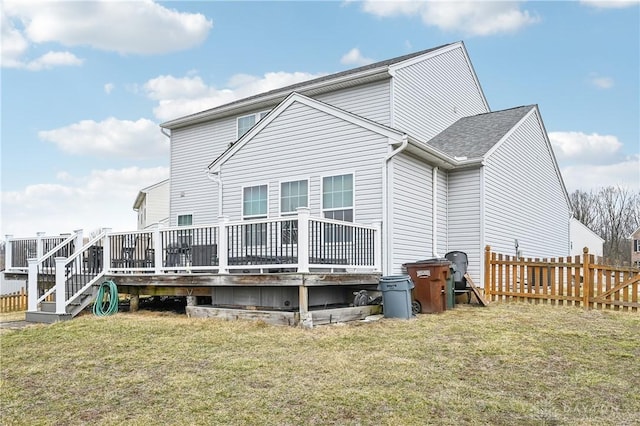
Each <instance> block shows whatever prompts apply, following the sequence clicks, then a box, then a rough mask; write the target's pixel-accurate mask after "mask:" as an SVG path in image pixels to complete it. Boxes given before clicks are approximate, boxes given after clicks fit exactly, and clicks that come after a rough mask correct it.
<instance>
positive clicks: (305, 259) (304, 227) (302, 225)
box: [296, 207, 311, 306]
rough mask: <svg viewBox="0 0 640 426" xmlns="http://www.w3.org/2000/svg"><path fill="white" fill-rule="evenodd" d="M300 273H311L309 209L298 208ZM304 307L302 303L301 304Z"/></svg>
mask: <svg viewBox="0 0 640 426" xmlns="http://www.w3.org/2000/svg"><path fill="white" fill-rule="evenodd" d="M296 211H297V212H298V272H302V273H306V272H309V218H310V217H311V209H310V208H309V207H298V208H297V209H296ZM300 303H301V305H300V306H302V301H301V302H300Z"/></svg>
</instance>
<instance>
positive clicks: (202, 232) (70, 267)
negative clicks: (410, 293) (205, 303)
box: [9, 208, 382, 313]
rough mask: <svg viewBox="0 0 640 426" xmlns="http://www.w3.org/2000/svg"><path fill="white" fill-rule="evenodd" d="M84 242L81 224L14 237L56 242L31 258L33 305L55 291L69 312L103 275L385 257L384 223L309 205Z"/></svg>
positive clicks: (281, 268) (270, 268) (285, 268)
mask: <svg viewBox="0 0 640 426" xmlns="http://www.w3.org/2000/svg"><path fill="white" fill-rule="evenodd" d="M58 238H60V237H58ZM58 241H59V243H58V244H57V245H53V244H54V242H58ZM81 241H82V232H81V231H76V233H75V234H74V235H71V236H69V237H67V238H65V239H62V240H60V239H58V240H55V239H50V240H47V239H45V238H43V237H42V236H41V235H39V236H38V238H36V239H27V238H22V239H12V240H11V250H12V254H14V253H16V250H17V251H18V252H23V251H24V250H25V248H30V247H33V246H35V247H36V251H37V248H38V247H43V248H44V247H52V248H51V250H49V251H48V252H47V253H46V254H45V255H43V256H40V257H37V258H32V259H30V260H28V262H27V264H28V273H29V278H28V294H30V295H35V296H36V297H30V298H29V311H35V310H37V307H38V304H39V303H40V302H42V301H44V300H45V299H46V300H50V299H51V298H52V297H53V299H55V302H56V312H57V313H64V312H65V310H66V308H67V306H68V305H69V303H71V302H72V301H73V300H74V299H75V298H77V297H78V296H79V295H81V294H83V293H84V292H86V290H87V288H88V287H89V286H91V285H93V284H94V283H95V282H96V280H97V279H99V278H100V277H102V276H103V275H104V274H118V273H154V274H163V273H191V272H215V273H219V274H228V273H230V272H239V273H245V272H260V273H263V272H310V271H316V270H318V271H320V270H321V271H345V272H356V271H363V272H380V270H381V264H382V262H381V232H380V224H375V225H360V224H355V223H350V222H341V221H336V220H331V219H325V218H312V217H311V215H310V211H309V209H307V208H301V209H298V213H297V215H291V216H285V217H280V218H274V219H256V220H246V221H236V222H230V221H228V220H227V219H226V218H225V217H222V218H220V219H219V221H218V223H217V224H214V225H204V226H198V225H194V226H178V227H169V228H160V227H156V228H154V229H151V230H144V231H131V232H111V230H109V229H105V230H103V231H102V232H101V233H100V234H99V235H97V236H95V237H94V238H92V239H91V240H90V241H89V242H88V243H86V244H84V246H82V244H81ZM47 244H48V245H47ZM14 249H15V250H14ZM9 260H12V258H11V256H10V259H9ZM20 262H22V260H20ZM10 264H11V263H10ZM13 264H15V263H13Z"/></svg>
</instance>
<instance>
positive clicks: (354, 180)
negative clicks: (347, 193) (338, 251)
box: [320, 171, 356, 244]
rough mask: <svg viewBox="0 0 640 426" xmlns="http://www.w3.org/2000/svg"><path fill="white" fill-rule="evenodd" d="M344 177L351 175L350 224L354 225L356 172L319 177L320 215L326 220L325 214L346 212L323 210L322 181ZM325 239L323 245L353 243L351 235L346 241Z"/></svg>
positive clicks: (334, 209)
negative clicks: (351, 219)
mask: <svg viewBox="0 0 640 426" xmlns="http://www.w3.org/2000/svg"><path fill="white" fill-rule="evenodd" d="M345 175H351V183H352V188H351V192H352V199H351V216H352V217H353V221H352V222H350V223H355V221H356V172H355V171H342V172H335V173H331V174H326V175H322V176H320V214H321V216H322V217H323V218H326V216H325V212H328V211H338V210H347V209H345V208H325V206H324V179H325V178H328V177H334V176H345ZM332 220H333V219H332ZM326 238H327V235H326V234H325V237H324V243H325V244H349V243H351V242H353V235H350V236H349V237H348V238H346V239H343V240H336V241H328V240H327V239H326Z"/></svg>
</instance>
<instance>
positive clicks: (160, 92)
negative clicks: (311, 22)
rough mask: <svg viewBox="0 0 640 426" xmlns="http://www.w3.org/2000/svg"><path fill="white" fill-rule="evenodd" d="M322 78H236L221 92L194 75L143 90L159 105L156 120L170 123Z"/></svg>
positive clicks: (169, 78)
mask: <svg viewBox="0 0 640 426" xmlns="http://www.w3.org/2000/svg"><path fill="white" fill-rule="evenodd" d="M321 75H322V74H309V73H304V72H293V73H287V72H270V73H266V74H265V75H264V76H262V77H257V76H252V75H247V74H236V75H234V76H232V77H231V78H230V79H229V81H228V82H227V84H226V86H227V87H225V88H221V89H218V88H215V87H213V86H208V85H207V84H206V83H205V82H204V81H203V80H202V78H200V77H199V76H198V75H193V74H192V73H191V75H190V76H187V77H181V78H179V77H173V76H170V75H163V76H159V77H156V78H153V79H151V80H149V81H147V82H146V83H145V85H144V90H145V91H146V92H147V96H148V97H149V98H150V99H153V100H155V101H158V105H157V106H156V107H155V108H154V110H153V111H154V114H155V116H156V118H158V119H159V120H170V119H173V118H176V117H181V116H185V115H188V114H193V113H196V112H200V111H204V110H207V109H210V108H214V107H216V106H219V105H224V104H226V103H229V102H233V101H235V100H238V99H242V98H245V97H247V96H251V95H255V94H258V93H263V92H267V91H269V90H273V89H277V88H280V87H285V86H288V85H291V84H295V83H299V82H302V81H306V80H310V79H313V78H316V77H320V76H321Z"/></svg>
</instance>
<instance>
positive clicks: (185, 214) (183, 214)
mask: <svg viewBox="0 0 640 426" xmlns="http://www.w3.org/2000/svg"><path fill="white" fill-rule="evenodd" d="M180 216H191V225H179V224H178V223H179V221H180ZM193 216H194V214H193V213H178V214H176V226H193Z"/></svg>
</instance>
